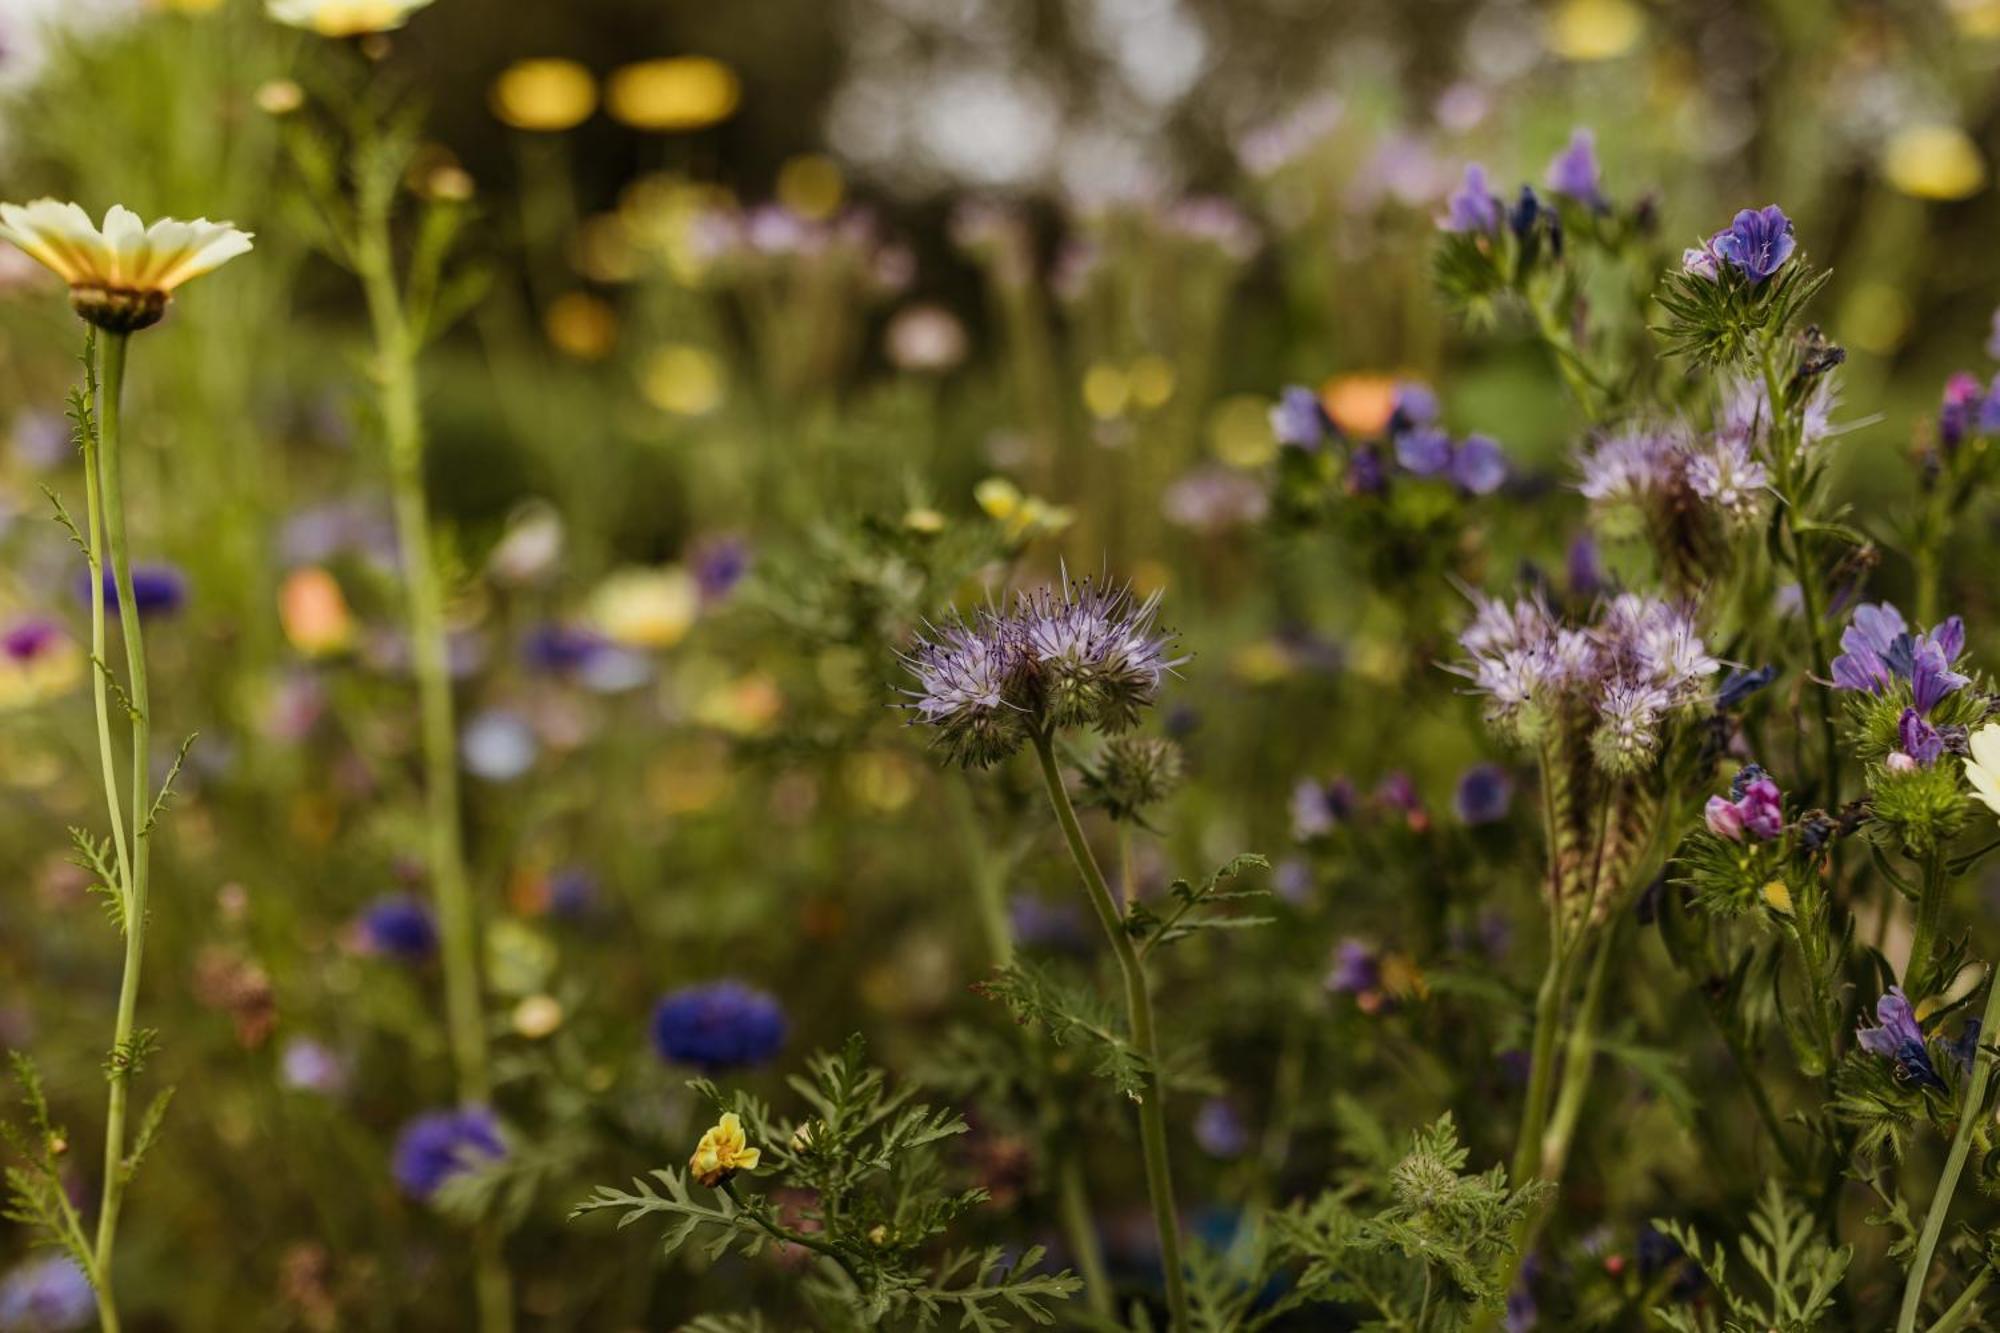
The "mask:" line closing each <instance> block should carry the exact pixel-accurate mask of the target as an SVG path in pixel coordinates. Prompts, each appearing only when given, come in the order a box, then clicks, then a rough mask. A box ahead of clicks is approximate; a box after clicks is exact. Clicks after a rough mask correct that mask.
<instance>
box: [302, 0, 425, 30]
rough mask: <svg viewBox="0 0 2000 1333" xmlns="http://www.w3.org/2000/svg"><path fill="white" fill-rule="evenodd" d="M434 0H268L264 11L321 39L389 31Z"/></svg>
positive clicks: (398, 26)
mask: <svg viewBox="0 0 2000 1333" xmlns="http://www.w3.org/2000/svg"><path fill="white" fill-rule="evenodd" d="M430 3H431V0H266V3H265V6H264V11H265V12H266V13H267V14H269V15H270V16H271V17H272V18H274V19H276V20H277V21H278V22H280V23H287V24H290V25H291V26H292V27H294V28H309V29H311V30H312V31H314V32H316V33H318V34H319V35H320V36H322V37H362V36H366V35H367V34H369V33H372V32H390V31H393V30H394V29H396V28H400V27H402V26H403V25H404V24H405V23H407V22H409V19H410V15H412V14H414V13H416V12H417V11H418V10H419V9H422V8H424V7H425V6H426V5H429V4H430Z"/></svg>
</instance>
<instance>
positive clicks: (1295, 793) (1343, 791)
mask: <svg viewBox="0 0 2000 1333" xmlns="http://www.w3.org/2000/svg"><path fill="white" fill-rule="evenodd" d="M1291 813H1292V837H1294V838H1295V839H1297V840H1298V841H1300V842H1310V841H1311V840H1313V839H1314V838H1323V837H1325V836H1326V835H1327V834H1329V833H1331V832H1333V830H1334V829H1335V828H1336V827H1338V826H1339V825H1340V824H1341V823H1342V822H1344V821H1345V820H1346V819H1347V818H1348V817H1349V816H1351V815H1352V814H1353V813H1354V784H1353V783H1351V782H1349V781H1348V780H1347V779H1346V778H1335V779H1334V780H1333V781H1332V782H1316V781H1314V780H1313V779H1312V778H1300V779H1299V781H1298V785H1296V786H1295V787H1293V788H1292V803H1291Z"/></svg>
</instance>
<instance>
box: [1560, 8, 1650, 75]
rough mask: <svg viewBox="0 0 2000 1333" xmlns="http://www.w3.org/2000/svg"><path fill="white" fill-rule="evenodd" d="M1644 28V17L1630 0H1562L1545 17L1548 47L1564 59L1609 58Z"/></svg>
mask: <svg viewBox="0 0 2000 1333" xmlns="http://www.w3.org/2000/svg"><path fill="white" fill-rule="evenodd" d="M1645 31H1646V16H1645V14H1644V13H1643V12H1642V11H1641V10H1640V9H1639V7H1638V6H1637V5H1634V4H1632V3H1630V0H1566V3H1564V4H1562V5H1559V6H1558V7H1557V8H1556V10H1555V12H1554V13H1553V14H1551V15H1550V16H1549V31H1548V38H1549V50H1551V51H1553V52H1555V53H1556V54H1557V55H1559V56H1561V57H1562V58H1563V59H1565V60H1579V61H1582V60H1611V59H1613V58H1615V57H1617V56H1622V55H1624V54H1625V53H1626V52H1627V51H1630V50H1631V49H1632V48H1633V47H1635V46H1637V45H1638V44H1639V38H1640V37H1642V36H1643V35H1644V34H1645Z"/></svg>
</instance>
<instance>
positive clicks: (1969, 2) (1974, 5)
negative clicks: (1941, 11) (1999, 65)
mask: <svg viewBox="0 0 2000 1333" xmlns="http://www.w3.org/2000/svg"><path fill="white" fill-rule="evenodd" d="M1945 8H1946V10H1947V11H1948V12H1949V13H1950V14H1951V21H1952V23H1953V24H1955V25H1956V26H1957V28H1958V30H1959V31H1960V32H1962V33H1964V34H1965V35H1966V36H1967V37H1971V38H1975V39H1979V40H1991V39H1992V38H1995V37H2000V0H1949V3H1948V4H1947V5H1946V6H1945Z"/></svg>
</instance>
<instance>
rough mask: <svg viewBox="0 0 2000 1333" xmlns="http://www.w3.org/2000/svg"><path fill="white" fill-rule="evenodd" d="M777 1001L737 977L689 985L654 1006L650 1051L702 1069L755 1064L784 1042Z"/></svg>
mask: <svg viewBox="0 0 2000 1333" xmlns="http://www.w3.org/2000/svg"><path fill="white" fill-rule="evenodd" d="M788 1030H789V1024H788V1023H787V1022H786V1021H785V1011H784V1009H783V1007H782V1006H780V1005H779V1003H778V1001H777V999H776V998H775V997H773V996H770V995H767V994H765V993H764V992H763V991H760V990H756V989H753V988H752V987H749V986H746V985H744V984H743V983H742V982H740V981H717V982H712V983H710V984H708V985H703V986H688V987H686V988H684V989H681V990H677V991H675V992H673V993H672V994H671V995H668V996H666V997H664V998H663V999H661V1001H660V1002H659V1004H658V1005H656V1006H655V1007H654V1009H653V1023H652V1037H653V1049H654V1050H655V1051H657V1052H658V1053H659V1056H660V1058H661V1059H662V1060H666V1061H668V1062H670V1063H673V1064H683V1065H693V1066H694V1067H695V1068H697V1069H700V1070H703V1071H704V1072H707V1073H716V1072H719V1071H721V1070H725V1069H740V1068H744V1067H747V1066H750V1065H760V1064H763V1063H764V1062H765V1061H767V1060H769V1059H770V1058H771V1057H772V1056H774V1055H776V1054H777V1053H778V1050H779V1048H780V1047H782V1046H783V1045H784V1044H785V1035H786V1033H787V1031H788Z"/></svg>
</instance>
